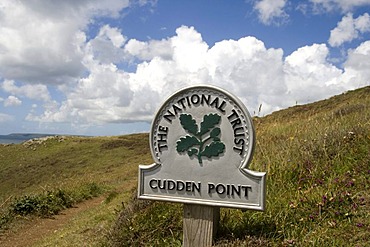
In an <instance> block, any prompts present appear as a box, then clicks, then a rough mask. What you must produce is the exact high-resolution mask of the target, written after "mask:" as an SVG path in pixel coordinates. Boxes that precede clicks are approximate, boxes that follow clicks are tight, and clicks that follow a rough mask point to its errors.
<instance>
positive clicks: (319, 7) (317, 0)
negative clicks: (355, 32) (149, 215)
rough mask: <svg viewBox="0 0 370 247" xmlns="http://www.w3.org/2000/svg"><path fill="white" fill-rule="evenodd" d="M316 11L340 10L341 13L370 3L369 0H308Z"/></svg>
mask: <svg viewBox="0 0 370 247" xmlns="http://www.w3.org/2000/svg"><path fill="white" fill-rule="evenodd" d="M309 1H310V2H311V3H312V4H313V8H314V10H315V11H316V12H319V13H322V12H328V11H329V12H330V11H334V10H338V9H339V10H340V11H342V12H343V13H344V12H348V11H351V10H353V9H354V8H356V7H360V6H368V5H370V1H369V0H350V1H349V0H309Z"/></svg>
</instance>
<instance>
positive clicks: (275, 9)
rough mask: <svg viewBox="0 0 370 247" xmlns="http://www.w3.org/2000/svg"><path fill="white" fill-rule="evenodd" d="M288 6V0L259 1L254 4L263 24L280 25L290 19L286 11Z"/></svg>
mask: <svg viewBox="0 0 370 247" xmlns="http://www.w3.org/2000/svg"><path fill="white" fill-rule="evenodd" d="M286 4H287V0H258V1H255V3H254V9H255V10H256V11H257V12H258V18H259V20H260V21H261V22H262V23H264V24H266V25H270V24H280V23H283V22H285V21H286V20H287V18H288V14H287V13H286V12H285V10H284V7H285V5H286Z"/></svg>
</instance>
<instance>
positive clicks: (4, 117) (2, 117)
mask: <svg viewBox="0 0 370 247" xmlns="http://www.w3.org/2000/svg"><path fill="white" fill-rule="evenodd" d="M13 120H14V117H13V116H11V115H9V114H5V113H1V112H0V123H5V122H10V121H13Z"/></svg>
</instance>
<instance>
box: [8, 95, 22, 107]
mask: <svg viewBox="0 0 370 247" xmlns="http://www.w3.org/2000/svg"><path fill="white" fill-rule="evenodd" d="M21 104H22V101H21V100H20V99H18V98H17V97H15V96H13V95H10V96H9V97H8V98H7V99H6V100H4V106H5V107H8V106H20V105H21Z"/></svg>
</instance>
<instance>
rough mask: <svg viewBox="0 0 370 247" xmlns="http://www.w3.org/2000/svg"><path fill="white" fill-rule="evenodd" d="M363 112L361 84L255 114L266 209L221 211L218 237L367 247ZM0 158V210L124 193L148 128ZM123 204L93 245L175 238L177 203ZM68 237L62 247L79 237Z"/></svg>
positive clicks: (369, 95)
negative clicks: (98, 191)
mask: <svg viewBox="0 0 370 247" xmlns="http://www.w3.org/2000/svg"><path fill="white" fill-rule="evenodd" d="M369 109H370V87H366V88H362V89H359V90H355V91H351V92H348V93H345V94H342V95H338V96H335V97H332V98H330V99H328V100H324V101H320V102H316V103H313V104H308V105H303V106H295V107H291V108H289V109H285V110H282V111H279V112H275V113H273V114H271V115H268V116H266V117H263V118H255V119H254V123H255V128H256V134H257V146H256V152H255V155H254V159H253V162H252V164H251V169H252V170H256V171H267V172H268V180H267V209H266V211H265V212H254V211H247V212H241V211H240V210H232V209H222V211H221V225H220V232H219V237H218V239H217V243H218V244H220V245H222V244H225V245H234V246H238V245H246V244H248V246H281V245H286V246H288V245H298V246H302V245H303V246H368V245H370V213H369V212H370V194H369V191H370V183H369V180H370V151H369V150H370V134H369V133H370V110H369ZM0 158H1V159H0V181H1V183H0V205H1V207H0V213H1V210H4V209H5V208H6V207H7V205H9V204H10V202H11V201H12V200H13V199H14V198H16V197H20V196H22V195H26V194H38V193H43V192H45V191H48V190H54V189H58V188H76V187H79V186H82V185H83V184H86V183H96V184H98V185H101V186H103V187H104V188H106V191H107V193H108V194H107V198H108V197H109V195H113V194H114V193H113V194H112V192H116V193H119V194H127V192H129V191H130V189H129V187H133V186H136V179H137V167H138V165H139V164H150V163H152V159H151V155H150V151H149V146H148V135H147V134H136V135H128V136H119V137H99V138H84V137H66V138H61V137H55V138H51V139H48V140H45V141H41V142H33V143H28V144H17V145H0ZM124 184H125V185H124ZM127 184H131V186H127ZM123 185H124V186H123ZM122 200H125V201H126V200H127V197H125V199H124V198H122V197H121V199H119V200H118V199H117V200H116V201H114V203H115V204H112V205H111V206H110V209H109V210H110V211H109V212H108V214H107V215H105V216H104V217H106V218H109V219H110V221H109V222H111V223H109V224H112V225H113V228H112V229H106V231H105V232H106V233H105V234H102V235H103V236H106V239H105V240H101V239H100V241H108V242H106V243H105V244H106V245H111V246H114V243H117V242H119V241H121V242H120V243H121V244H122V243H131V244H132V245H144V243H146V244H149V245H156V244H157V245H163V244H166V243H167V244H169V243H171V244H172V245H180V244H181V229H182V226H181V218H182V211H181V205H179V204H169V203H151V202H150V203H149V202H137V201H136V199H135V198H132V199H131V201H130V202H127V203H125V205H124V207H123V208H122V209H120V210H121V213H120V215H119V216H118V218H117V220H116V221H115V222H114V218H115V216H114V215H115V213H114V212H115V211H116V210H117V208H119V205H120V202H121V201H122ZM136 209H140V211H137V210H136ZM102 217H103V216H102ZM106 218H101V219H100V221H105V220H106ZM106 227H108V228H109V226H106ZM83 232H84V231H81V230H80V233H79V234H82V235H83V234H84V233H83ZM86 232H89V231H86ZM74 234H76V233H74ZM70 235H72V234H70ZM56 239H59V240H60V237H59V236H58V238H56ZM236 239H239V240H236ZM59 240H58V241H59ZM49 241H51V242H48V244H49V245H55V243H56V242H53V241H54V240H49ZM55 241H57V240H55ZM73 241H74V240H73V239H71V240H70V242H68V243H66V244H65V246H71V245H74V244H76V243H77V242H73ZM58 245H60V244H59V242H58Z"/></svg>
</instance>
